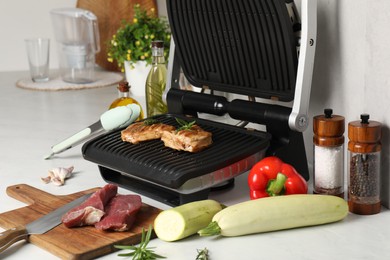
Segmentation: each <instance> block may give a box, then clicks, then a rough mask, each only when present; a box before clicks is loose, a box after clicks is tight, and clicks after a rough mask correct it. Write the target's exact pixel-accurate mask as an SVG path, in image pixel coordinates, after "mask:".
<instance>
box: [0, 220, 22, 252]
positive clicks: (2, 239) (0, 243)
mask: <svg viewBox="0 0 390 260" xmlns="http://www.w3.org/2000/svg"><path fill="white" fill-rule="evenodd" d="M27 236H28V233H27V230H26V227H24V226H17V227H14V228H11V229H8V230H6V231H4V232H2V233H0V253H1V252H3V251H4V250H6V249H7V248H8V247H10V246H11V245H13V244H14V243H16V242H18V241H20V240H23V239H26V238H27Z"/></svg>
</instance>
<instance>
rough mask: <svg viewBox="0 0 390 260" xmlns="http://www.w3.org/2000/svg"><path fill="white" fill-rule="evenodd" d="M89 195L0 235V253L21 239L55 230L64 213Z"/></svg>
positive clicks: (88, 195)
mask: <svg viewBox="0 0 390 260" xmlns="http://www.w3.org/2000/svg"><path fill="white" fill-rule="evenodd" d="M91 194H92V193H91ZM91 194H86V195H84V196H82V197H80V198H78V199H76V200H74V201H72V202H70V203H68V204H66V205H64V206H62V207H60V208H58V209H56V210H53V211H52V212H50V213H49V214H47V215H45V216H43V217H41V218H39V219H37V220H35V221H33V222H31V223H29V224H27V225H26V226H22V225H21V226H17V227H14V228H11V229H8V230H6V231H4V232H2V233H0V253H1V252H3V251H4V250H6V249H7V248H8V247H10V246H11V245H13V244H14V243H16V242H18V241H20V240H23V239H27V238H28V236H29V235H31V234H44V233H46V232H47V231H49V230H51V229H53V228H55V227H56V226H58V225H59V224H61V222H62V221H61V218H62V216H63V215H64V214H65V213H67V212H68V211H69V210H71V209H72V208H74V207H75V206H78V205H80V204H81V203H82V202H84V201H85V200H86V199H87V198H89V197H90V196H91Z"/></svg>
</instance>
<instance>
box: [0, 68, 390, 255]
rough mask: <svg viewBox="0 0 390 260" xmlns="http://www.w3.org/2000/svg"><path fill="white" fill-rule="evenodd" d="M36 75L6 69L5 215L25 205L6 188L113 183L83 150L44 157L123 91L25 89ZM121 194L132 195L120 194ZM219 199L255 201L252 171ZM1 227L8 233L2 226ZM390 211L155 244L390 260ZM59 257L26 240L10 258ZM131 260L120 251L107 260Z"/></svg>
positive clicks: (1, 109) (1, 156)
mask: <svg viewBox="0 0 390 260" xmlns="http://www.w3.org/2000/svg"><path fill="white" fill-rule="evenodd" d="M27 76H28V72H27V71H25V72H0V93H1V94H0V176H1V180H0V212H5V211H9V210H13V209H16V208H20V207H23V206H25V204H23V203H21V202H19V201H17V200H15V199H13V198H10V197H8V196H7V194H6V187H8V186H11V185H15V184H20V183H25V184H29V185H31V186H34V187H36V188H38V189H41V190H44V191H46V192H49V193H52V194H56V195H60V194H70V193H74V192H78V191H81V190H86V189H89V188H93V187H100V186H103V185H104V184H105V182H104V181H103V179H102V178H101V176H100V173H99V171H98V168H97V166H96V165H95V164H93V163H91V162H89V161H86V160H84V159H83V157H82V155H81V146H78V147H75V148H72V149H71V150H68V151H66V152H64V153H62V154H59V155H57V156H55V157H54V158H53V159H51V160H43V156H44V155H46V154H48V153H49V152H50V147H51V146H52V145H53V144H56V143H58V142H59V141H62V140H63V139H65V138H67V137H69V136H70V135H72V134H74V133H75V132H77V131H79V130H81V129H83V128H84V127H86V126H88V125H90V124H92V123H94V122H95V121H97V120H98V118H99V116H100V115H101V114H102V113H103V112H105V111H106V110H107V107H108V106H109V105H110V103H111V102H112V101H113V100H114V99H115V98H116V97H117V92H116V88H115V86H111V87H103V88H95V89H86V90H69V91H34V90H26V89H21V88H18V87H16V86H15V82H16V81H17V80H18V79H20V78H22V77H27ZM71 165H73V166H74V167H75V172H76V174H75V175H74V177H73V178H71V179H69V180H67V182H66V184H65V185H64V186H61V187H57V186H55V185H53V184H44V183H43V182H42V181H41V179H40V178H41V177H44V176H46V175H47V171H48V170H49V169H51V168H54V167H68V166H71ZM119 192H120V193H131V191H128V190H123V189H120V191H119ZM210 197H211V198H213V199H216V200H218V201H220V202H222V203H225V204H227V205H231V204H234V203H237V202H240V201H244V200H247V199H248V188H247V186H246V174H243V175H241V176H240V177H239V178H237V180H236V184H235V187H234V189H233V190H229V191H225V192H222V193H220V194H218V195H216V194H211V195H210ZM143 200H144V202H145V203H148V204H150V205H153V206H155V207H158V208H161V209H166V208H168V206H167V205H164V204H162V203H160V202H157V201H154V200H151V199H149V198H146V197H143ZM0 230H2V229H1V228H0ZM389 241H390V211H389V210H388V209H385V208H382V212H381V213H379V214H377V215H371V216H359V215H354V214H349V215H348V216H347V218H346V219H345V220H343V221H342V222H338V223H333V224H328V225H323V226H316V227H309V228H300V229H294V230H286V231H278V232H272V233H264V234H256V235H250V236H244V237H234V238H216V237H207V238H202V237H197V236H192V237H190V238H187V239H184V240H182V241H178V242H174V243H168V242H163V241H161V240H159V239H154V240H152V241H151V242H150V246H152V247H155V251H156V253H158V254H160V255H163V256H165V257H167V259H174V260H183V259H195V258H196V250H197V249H202V248H204V247H207V248H208V250H209V252H210V256H211V259H213V260H225V259H242V260H244V259H245V260H248V259H269V260H273V259H283V260H284V259H289V260H291V259H297V260H302V259H316V260H320V259H325V260H328V259H333V260H335V259H344V260H345V259H370V260H372V259H390V247H389ZM26 257H28V259H56V257H55V256H54V255H52V254H50V253H48V252H46V251H44V250H42V249H40V248H39V247H37V246H35V245H33V244H29V243H25V242H20V243H18V244H16V245H14V246H13V247H12V248H9V249H8V250H6V251H5V252H3V253H2V254H0V258H1V259H3V258H5V259H22V258H26ZM116 258H117V259H123V258H122V257H118V256H117V253H112V254H110V255H106V256H103V257H101V259H116Z"/></svg>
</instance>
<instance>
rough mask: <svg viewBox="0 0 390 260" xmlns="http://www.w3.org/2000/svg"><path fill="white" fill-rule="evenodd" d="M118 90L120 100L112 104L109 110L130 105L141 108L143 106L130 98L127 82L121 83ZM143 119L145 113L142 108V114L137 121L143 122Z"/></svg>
mask: <svg viewBox="0 0 390 260" xmlns="http://www.w3.org/2000/svg"><path fill="white" fill-rule="evenodd" d="M117 89H118V98H117V99H115V100H114V102H112V103H111V105H110V107H109V109H112V108H115V107H119V106H127V105H129V104H137V105H139V106H140V107H141V105H140V104H139V103H138V101H137V100H135V99H134V98H132V97H130V86H129V83H128V82H127V81H123V82H120V83H119V84H118V87H117ZM143 118H144V113H143V110H142V107H141V113H140V115H139V117H138V118H137V121H138V120H142V119H143Z"/></svg>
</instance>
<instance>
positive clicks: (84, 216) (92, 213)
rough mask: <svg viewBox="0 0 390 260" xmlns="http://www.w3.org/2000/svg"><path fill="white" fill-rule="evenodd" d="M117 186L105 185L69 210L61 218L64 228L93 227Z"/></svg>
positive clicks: (115, 191)
mask: <svg viewBox="0 0 390 260" xmlns="http://www.w3.org/2000/svg"><path fill="white" fill-rule="evenodd" d="M117 191H118V186H116V185H114V184H107V185H105V186H104V187H103V188H101V189H100V190H98V191H96V192H95V193H94V194H92V195H91V197H89V198H88V199H87V200H86V201H84V202H83V203H81V204H80V205H79V206H77V207H75V208H73V209H71V210H70V211H68V212H67V213H66V214H65V215H64V216H63V217H62V223H64V225H65V226H66V227H81V226H88V225H94V224H95V223H97V222H99V221H100V219H101V218H102V216H103V215H104V213H105V209H104V208H105V206H106V205H107V203H108V202H109V201H110V200H111V199H112V198H113V197H114V196H115V195H116V194H117Z"/></svg>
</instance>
